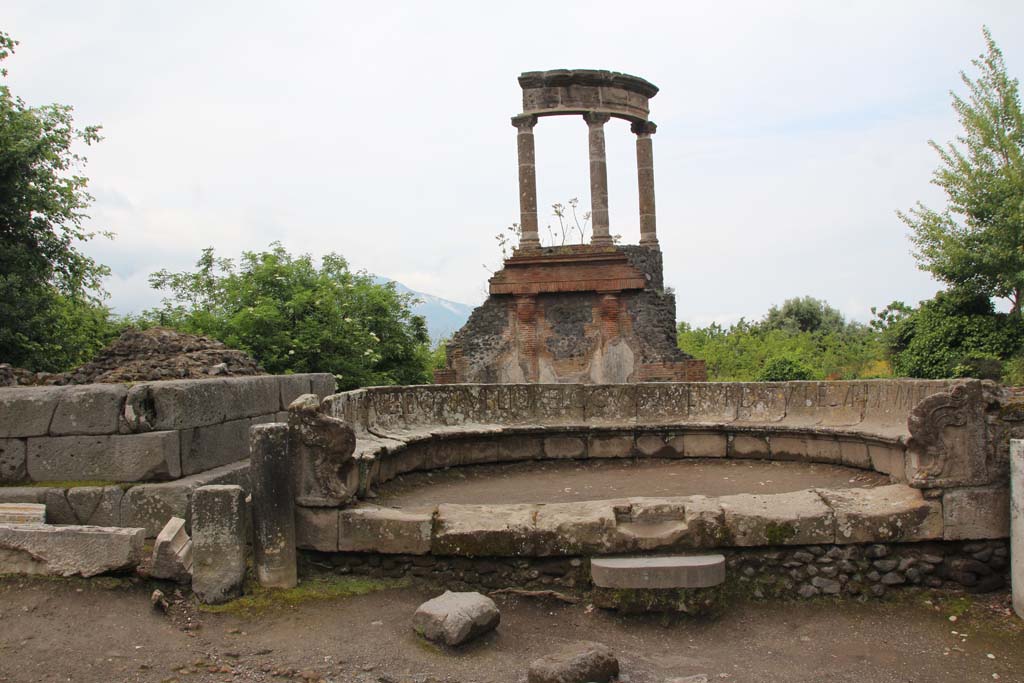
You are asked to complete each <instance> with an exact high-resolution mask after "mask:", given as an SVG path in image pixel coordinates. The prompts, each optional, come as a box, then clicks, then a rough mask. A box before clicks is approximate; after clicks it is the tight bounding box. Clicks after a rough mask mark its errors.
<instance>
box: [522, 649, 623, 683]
mask: <svg viewBox="0 0 1024 683" xmlns="http://www.w3.org/2000/svg"><path fill="white" fill-rule="evenodd" d="M618 675H619V660H618V659H616V657H615V654H614V653H612V651H611V649H610V648H609V647H608V646H607V645H602V644H601V643H590V642H579V643H573V644H571V645H565V646H563V647H562V648H560V649H559V650H558V651H556V652H555V653H553V654H550V655H547V656H546V657H541V658H540V659H537V660H534V661H533V663H532V664H530V671H529V673H528V674H527V681H528V683H610V682H611V681H614V680H615V679H616V678H618Z"/></svg>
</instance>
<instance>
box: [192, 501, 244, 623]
mask: <svg viewBox="0 0 1024 683" xmlns="http://www.w3.org/2000/svg"><path fill="white" fill-rule="evenodd" d="M246 517H247V513H246V509H245V492H244V491H243V490H242V487H241V486H230V485H229V486H217V485H214V486H200V487H199V488H197V489H196V490H195V492H194V493H193V494H192V590H193V592H195V594H196V596H197V597H198V598H199V600H200V601H202V602H204V603H207V604H218V603H222V602H227V601H229V600H232V599H234V598H237V597H239V596H240V595H241V594H242V584H243V583H244V582H245V559H246Z"/></svg>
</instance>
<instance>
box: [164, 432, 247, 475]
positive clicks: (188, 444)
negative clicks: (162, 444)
mask: <svg viewBox="0 0 1024 683" xmlns="http://www.w3.org/2000/svg"><path fill="white" fill-rule="evenodd" d="M250 426H251V423H250V420H249V419H247V418H244V419H240V420H231V421H229V422H223V423H221V424H217V425H209V426H207V427H196V428H194V429H185V430H182V432H181V473H182V474H184V475H185V476H188V475H190V474H196V473H197V472H205V471H206V470H211V469H213V468H215V467H220V466H221V465H227V464H228V463H232V462H238V461H239V460H244V459H245V458H247V457H249V427H250Z"/></svg>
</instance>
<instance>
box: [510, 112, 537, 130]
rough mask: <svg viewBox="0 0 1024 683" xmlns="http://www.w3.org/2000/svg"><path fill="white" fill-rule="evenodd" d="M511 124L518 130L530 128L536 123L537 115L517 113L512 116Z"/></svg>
mask: <svg viewBox="0 0 1024 683" xmlns="http://www.w3.org/2000/svg"><path fill="white" fill-rule="evenodd" d="M512 125H513V126H515V127H516V128H518V129H519V130H520V131H523V130H532V129H533V127H534V126H536V125H537V116H536V115H534V114H518V115H516V116H513V117H512Z"/></svg>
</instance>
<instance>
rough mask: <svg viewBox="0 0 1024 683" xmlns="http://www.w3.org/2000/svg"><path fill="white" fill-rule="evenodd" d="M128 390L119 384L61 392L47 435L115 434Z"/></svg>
mask: <svg viewBox="0 0 1024 683" xmlns="http://www.w3.org/2000/svg"><path fill="white" fill-rule="evenodd" d="M127 397H128V389H127V387H125V386H124V385H123V384H86V385H82V386H72V387H67V389H66V390H65V391H63V392H61V395H60V400H59V401H58V402H57V408H56V410H55V411H54V413H53V421H52V422H51V423H50V430H49V434H50V435H51V436H71V435H76V434H116V433H117V432H118V427H119V424H120V421H121V416H122V414H123V412H124V402H125V399H126V398H127Z"/></svg>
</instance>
